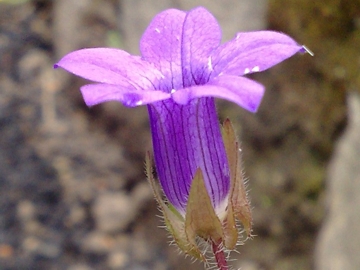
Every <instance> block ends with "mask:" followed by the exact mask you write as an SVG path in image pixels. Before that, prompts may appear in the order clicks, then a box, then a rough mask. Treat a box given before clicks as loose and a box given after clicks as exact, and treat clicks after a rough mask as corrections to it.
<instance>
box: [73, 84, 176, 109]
mask: <svg viewBox="0 0 360 270" xmlns="http://www.w3.org/2000/svg"><path fill="white" fill-rule="evenodd" d="M80 90H81V93H82V95H83V98H84V101H85V103H86V105H88V106H93V105H96V104H99V103H101V102H105V101H111V100H114V101H119V102H122V103H123V104H124V105H125V106H128V107H135V106H140V105H146V104H149V103H153V102H156V101H161V100H165V99H168V98H170V97H171V95H170V94H168V93H165V92H163V91H142V90H137V89H135V88H129V87H121V86H119V85H112V84H88V85H84V86H82V87H81V88H80Z"/></svg>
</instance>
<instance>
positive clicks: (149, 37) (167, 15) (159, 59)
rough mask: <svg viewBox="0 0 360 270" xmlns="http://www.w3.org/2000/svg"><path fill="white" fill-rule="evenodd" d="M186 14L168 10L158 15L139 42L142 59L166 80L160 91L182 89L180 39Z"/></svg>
mask: <svg viewBox="0 0 360 270" xmlns="http://www.w3.org/2000/svg"><path fill="white" fill-rule="evenodd" d="M185 16H186V13H185V12H183V11H181V10H177V9H168V10H165V11H163V12H161V13H159V14H158V15H157V16H156V17H155V18H154V19H153V20H152V22H151V23H150V25H149V26H148V28H147V29H146V30H145V32H144V34H143V36H142V38H141V40H140V51H141V55H142V57H143V59H145V60H146V61H148V62H150V63H152V64H154V65H155V67H156V68H157V69H159V70H160V71H161V72H162V73H163V74H164V76H165V78H167V80H166V81H164V82H163V85H162V86H161V89H160V90H165V91H168V92H170V91H171V89H179V88H182V85H183V82H182V70H181V39H182V29H183V24H184V20H185Z"/></svg>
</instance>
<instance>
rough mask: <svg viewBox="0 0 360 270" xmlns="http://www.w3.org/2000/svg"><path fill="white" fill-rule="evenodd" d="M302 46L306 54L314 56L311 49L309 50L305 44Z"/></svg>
mask: <svg viewBox="0 0 360 270" xmlns="http://www.w3.org/2000/svg"><path fill="white" fill-rule="evenodd" d="M302 47H303V49H304V50H305V51H306V52H307V53H308V54H310V55H311V56H314V53H313V52H312V51H310V49H309V48H308V47H306V46H305V45H303V46H302Z"/></svg>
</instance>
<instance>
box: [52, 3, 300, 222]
mask: <svg viewBox="0 0 360 270" xmlns="http://www.w3.org/2000/svg"><path fill="white" fill-rule="evenodd" d="M220 41H221V30H220V27H219V24H218V23H217V21H216V19H215V18H214V17H213V16H212V15H211V14H210V13H209V12H208V11H207V10H206V9H204V8H202V7H199V8H195V9H193V10H191V11H189V12H184V11H180V10H176V9H169V10H165V11H163V12H161V13H160V14H158V15H157V16H156V17H155V18H154V19H153V21H152V22H151V23H150V25H149V26H148V28H147V29H146V31H145V33H144V34H143V36H142V38H141V41H140V51H141V56H133V55H130V54H128V53H127V52H125V51H123V50H119V49H110V48H94V49H83V50H79V51H75V52H72V53H69V54H68V55H66V56H65V57H64V58H62V59H61V60H60V61H59V62H58V63H57V64H56V65H55V67H62V68H64V69H66V70H68V71H69V72H72V73H74V74H76V75H78V76H81V77H83V78H86V79H89V80H91V81H95V82H97V83H96V84H88V85H85V86H83V87H81V92H82V95H83V97H84V100H85V102H86V104H87V105H88V106H92V105H95V104H98V103H101V102H105V101H109V100H116V101H120V102H122V103H123V104H124V105H126V106H129V107H134V106H140V105H147V106H148V111H149V116H150V125H151V131H152V138H153V147H154V157H155V163H156V168H157V173H158V177H159V180H160V183H161V186H162V189H163V191H164V193H165V195H166V197H167V199H168V201H169V202H170V203H171V204H172V205H173V206H174V207H175V209H176V210H177V211H178V212H179V213H180V215H181V216H183V217H185V214H186V209H187V202H188V198H189V193H190V189H191V185H192V181H193V179H194V177H195V174H196V172H197V170H198V169H200V170H201V173H202V178H203V181H204V184H205V187H206V191H207V194H208V195H209V198H210V201H211V205H212V207H213V208H214V210H215V213H216V214H217V215H221V213H223V212H224V211H225V209H226V208H227V205H228V197H229V192H230V191H229V190H230V182H231V181H230V177H231V176H230V174H231V173H230V167H229V166H230V165H229V161H228V156H227V151H226V149H225V146H224V141H223V137H222V135H221V130H220V126H219V123H218V118H217V114H216V109H215V104H214V98H215V97H217V98H222V99H226V100H229V101H232V102H235V103H236V104H238V105H240V106H241V107H243V108H245V109H247V110H249V111H251V112H255V111H256V110H257V109H258V106H259V104H260V101H261V99H262V96H263V94H264V87H263V86H262V85H261V84H259V83H257V82H255V81H253V80H250V79H248V78H246V77H243V75H246V74H249V73H253V72H259V71H263V70H265V69H268V68H270V67H272V66H273V65H275V64H277V63H279V62H281V61H283V60H284V59H286V58H288V57H290V56H292V55H293V54H295V53H297V52H299V51H301V52H304V48H303V47H302V46H300V45H298V44H297V43H296V42H295V41H294V40H293V39H291V38H290V37H288V36H286V35H284V34H281V33H277V32H271V31H259V32H248V33H238V34H237V35H236V36H235V38H234V39H232V40H230V41H229V42H226V43H224V44H220Z"/></svg>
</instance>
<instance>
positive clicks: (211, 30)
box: [181, 7, 221, 87]
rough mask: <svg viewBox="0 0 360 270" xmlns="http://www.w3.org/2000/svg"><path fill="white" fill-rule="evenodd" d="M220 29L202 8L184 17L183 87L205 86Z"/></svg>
mask: <svg viewBox="0 0 360 270" xmlns="http://www.w3.org/2000/svg"><path fill="white" fill-rule="evenodd" d="M220 42H221V29H220V26H219V24H218V22H217V21H216V19H215V18H214V16H213V15H212V14H211V13H210V12H209V11H207V10H206V9H205V8H203V7H198V8H195V9H193V10H191V11H189V12H188V13H187V15H186V18H185V21H184V27H183V38H182V52H181V59H182V75H183V87H188V86H191V85H199V84H205V83H206V82H207V81H208V79H209V74H210V73H211V72H212V63H211V58H209V56H210V53H211V52H212V51H213V50H214V49H215V48H217V47H218V46H219V45H220Z"/></svg>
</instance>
